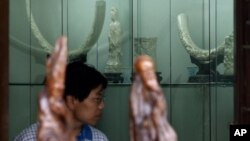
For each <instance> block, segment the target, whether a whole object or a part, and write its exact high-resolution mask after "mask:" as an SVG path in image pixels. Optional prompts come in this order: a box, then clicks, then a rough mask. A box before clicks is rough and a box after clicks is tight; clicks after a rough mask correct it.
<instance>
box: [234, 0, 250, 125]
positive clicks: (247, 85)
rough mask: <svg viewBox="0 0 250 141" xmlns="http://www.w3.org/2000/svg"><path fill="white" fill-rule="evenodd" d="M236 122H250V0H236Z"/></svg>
mask: <svg viewBox="0 0 250 141" xmlns="http://www.w3.org/2000/svg"><path fill="white" fill-rule="evenodd" d="M234 5H235V16H234V17H235V20H234V21H235V23H234V26H235V45H236V48H235V52H236V53H235V64H236V65H235V70H236V72H235V78H236V79H235V93H234V94H235V97H234V100H235V102H234V107H235V109H234V124H250V0H235V1H234Z"/></svg>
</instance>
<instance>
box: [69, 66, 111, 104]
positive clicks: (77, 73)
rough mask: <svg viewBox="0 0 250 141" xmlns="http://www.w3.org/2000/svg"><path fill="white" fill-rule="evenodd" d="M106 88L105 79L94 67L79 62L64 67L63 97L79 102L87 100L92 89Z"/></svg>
mask: <svg viewBox="0 0 250 141" xmlns="http://www.w3.org/2000/svg"><path fill="white" fill-rule="evenodd" d="M99 85H102V88H103V89H105V88H106V87H107V79H106V78H105V77H104V76H103V75H102V74H101V73H100V72H99V71H98V70H96V69H95V68H94V67H91V66H89V65H87V64H84V63H81V62H73V63H69V64H68V65H67V67H66V76H65V89H64V97H66V96H69V95H70V96H73V97H74V98H76V99H78V100H79V101H83V100H84V99H85V98H87V97H88V96H89V94H90V92H91V90H93V89H94V88H96V87H98V86H99Z"/></svg>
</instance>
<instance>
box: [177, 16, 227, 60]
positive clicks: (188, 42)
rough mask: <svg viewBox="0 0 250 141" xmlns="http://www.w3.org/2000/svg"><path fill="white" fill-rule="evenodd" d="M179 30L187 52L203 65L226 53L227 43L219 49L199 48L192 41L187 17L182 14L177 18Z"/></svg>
mask: <svg viewBox="0 0 250 141" xmlns="http://www.w3.org/2000/svg"><path fill="white" fill-rule="evenodd" d="M177 21H178V28H179V37H180V40H181V42H182V44H183V46H184V47H185V49H186V50H187V52H188V53H189V54H190V55H191V56H192V57H194V58H196V59H197V60H199V61H200V62H201V63H204V64H205V63H208V62H209V61H211V60H213V59H214V58H216V57H217V56H218V55H220V54H223V53H224V48H225V46H226V45H225V42H223V43H222V44H220V45H219V46H218V47H217V48H213V49H210V50H209V49H201V48H199V47H198V46H197V45H196V44H195V43H194V41H193V40H192V38H191V36H190V33H189V30H188V25H187V24H188V23H187V15H186V14H184V13H181V14H179V15H178V16H177Z"/></svg>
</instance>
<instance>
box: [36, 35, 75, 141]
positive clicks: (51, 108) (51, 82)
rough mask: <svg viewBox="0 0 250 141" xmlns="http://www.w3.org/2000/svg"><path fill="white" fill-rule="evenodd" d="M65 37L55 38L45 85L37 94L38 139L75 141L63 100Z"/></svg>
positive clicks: (70, 118)
mask: <svg viewBox="0 0 250 141" xmlns="http://www.w3.org/2000/svg"><path fill="white" fill-rule="evenodd" d="M66 63H67V39H66V38H65V37H61V38H59V39H58V40H57V42H56V46H55V49H54V52H53V53H52V55H51V57H50V58H49V59H48V61H47V64H46V86H45V88H44V90H43V91H42V92H41V93H40V95H39V128H38V135H37V139H38V141H75V138H76V134H75V133H73V132H72V131H73V127H72V125H73V124H72V123H73V121H72V120H73V118H72V114H71V113H70V111H69V110H68V108H67V107H66V105H65V102H64V100H63V90H64V77H65V69H66Z"/></svg>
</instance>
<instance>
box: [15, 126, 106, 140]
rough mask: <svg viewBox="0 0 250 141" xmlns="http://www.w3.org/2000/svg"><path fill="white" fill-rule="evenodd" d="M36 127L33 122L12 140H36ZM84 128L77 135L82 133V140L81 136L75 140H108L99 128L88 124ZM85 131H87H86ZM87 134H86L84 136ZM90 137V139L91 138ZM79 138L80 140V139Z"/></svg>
mask: <svg viewBox="0 0 250 141" xmlns="http://www.w3.org/2000/svg"><path fill="white" fill-rule="evenodd" d="M37 129H38V124H37V123H34V124H32V125H31V126H29V127H28V128H26V129H24V130H23V131H22V132H21V133H20V134H19V135H18V136H16V137H15V139H14V141H36V140H37V137H36V134H37ZM83 129H85V128H82V130H81V132H80V134H79V135H78V137H79V136H81V135H82V134H84V140H83V139H82V138H79V139H78V137H77V141H108V139H107V137H106V135H105V134H104V133H102V132H101V131H100V130H98V129H96V128H94V127H92V126H90V125H88V128H87V130H83ZM86 131H87V133H86ZM90 131H91V136H89V133H88V132H90ZM86 134H87V136H86ZM90 137H92V140H91V138H90ZM80 139H81V140H80Z"/></svg>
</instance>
